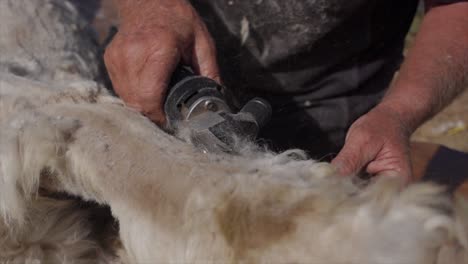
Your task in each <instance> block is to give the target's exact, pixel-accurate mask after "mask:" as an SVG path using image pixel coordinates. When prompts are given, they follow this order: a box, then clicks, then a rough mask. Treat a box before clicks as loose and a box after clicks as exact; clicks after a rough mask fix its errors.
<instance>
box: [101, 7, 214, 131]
mask: <svg viewBox="0 0 468 264" xmlns="http://www.w3.org/2000/svg"><path fill="white" fill-rule="evenodd" d="M145 3H146V4H145ZM122 5H124V7H121V20H122V21H121V26H120V28H119V32H118V33H117V34H116V36H115V37H114V39H113V40H112V42H111V44H110V45H109V46H108V47H107V49H106V53H105V56H104V59H105V64H106V67H107V70H108V72H109V76H110V78H111V80H112V84H113V86H114V89H115V91H116V92H117V94H118V95H119V96H120V97H121V98H122V99H123V100H124V101H125V103H126V104H127V105H128V106H130V107H132V108H134V109H136V110H138V111H140V112H142V113H143V114H145V115H146V116H147V117H149V118H150V119H151V120H153V121H154V122H156V123H157V124H160V125H161V124H163V123H164V122H165V115H164V113H163V105H164V97H165V92H166V89H167V85H168V82H169V81H170V77H171V74H172V72H173V71H174V70H175V68H176V67H177V65H178V64H179V62H180V61H182V62H183V63H184V64H186V65H190V66H192V67H193V69H194V70H195V71H196V72H197V73H198V74H201V75H204V76H207V77H209V78H212V79H215V80H217V81H219V73H218V66H217V63H216V54H215V47H214V44H213V41H212V39H211V37H210V34H209V32H208V30H207V29H206V27H205V25H204V23H203V22H202V21H201V19H200V17H199V16H198V15H197V13H196V11H195V10H194V9H193V7H192V6H191V5H190V4H189V3H188V2H187V1H186V0H170V1H167V0H158V1H139V2H138V3H130V2H129V3H128V6H125V4H122Z"/></svg>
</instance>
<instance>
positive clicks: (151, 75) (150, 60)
mask: <svg viewBox="0 0 468 264" xmlns="http://www.w3.org/2000/svg"><path fill="white" fill-rule="evenodd" d="M179 60H180V53H179V51H178V49H177V47H176V45H171V44H170V43H166V44H165V45H163V46H160V47H155V48H154V49H153V51H152V53H151V54H150V55H149V56H148V57H147V58H146V60H145V62H144V63H143V64H142V66H141V68H140V69H139V73H137V74H136V76H138V82H137V85H138V95H136V97H137V98H136V101H135V104H136V107H138V108H139V109H138V110H139V111H140V112H142V113H143V114H144V115H146V116H147V117H148V118H150V119H151V120H152V121H154V122H155V123H157V124H158V125H163V124H164V123H165V122H166V117H165V114H164V101H165V96H166V92H167V86H168V84H169V81H170V78H171V75H172V73H173V72H174V70H175V69H176V67H177V65H178V63H179Z"/></svg>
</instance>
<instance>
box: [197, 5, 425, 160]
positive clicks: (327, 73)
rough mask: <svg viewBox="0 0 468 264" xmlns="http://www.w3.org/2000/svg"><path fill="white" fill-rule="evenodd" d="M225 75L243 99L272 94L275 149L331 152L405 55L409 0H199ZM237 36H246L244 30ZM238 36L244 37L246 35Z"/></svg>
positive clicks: (411, 10) (270, 135) (268, 135)
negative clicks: (404, 46)
mask: <svg viewBox="0 0 468 264" xmlns="http://www.w3.org/2000/svg"><path fill="white" fill-rule="evenodd" d="M192 2H193V4H194V6H195V7H196V9H197V10H198V11H199V12H200V14H201V15H202V17H204V19H205V22H206V23H207V25H208V27H209V29H210V31H211V33H212V35H213V37H214V39H215V42H216V45H217V49H218V57H219V63H220V67H221V71H222V77H223V80H224V81H225V83H226V85H227V86H228V87H229V88H231V89H232V90H234V91H235V92H237V94H238V97H239V98H240V100H243V99H246V98H247V97H251V96H254V95H260V96H263V97H266V98H267V99H269V100H270V102H271V103H272V104H273V107H274V117H273V120H272V121H271V122H270V124H269V126H268V127H267V128H265V129H264V132H263V137H264V138H265V139H266V140H267V142H269V143H271V144H270V145H271V146H272V147H273V149H276V150H282V149H286V148H291V147H299V148H302V149H306V150H308V151H309V152H310V153H311V154H312V156H313V157H315V158H322V157H323V156H325V155H327V154H333V153H334V154H336V153H337V152H338V151H339V149H340V148H341V147H342V145H343V143H344V138H345V135H346V131H347V129H348V128H349V126H350V125H351V124H352V122H353V121H355V120H356V119H357V118H358V117H359V116H361V115H363V114H365V113H366V112H367V111H368V110H369V109H371V108H372V107H373V106H375V105H376V103H377V102H378V101H379V100H380V98H381V97H382V95H383V93H384V91H385V89H386V88H387V86H388V85H389V83H390V82H391V80H392V78H393V75H394V73H395V71H396V70H397V69H398V67H399V65H400V63H401V61H402V58H403V56H402V49H403V44H404V38H405V35H406V33H407V31H408V29H409V26H410V24H411V21H412V19H413V16H414V14H415V11H416V9H417V6H418V1H416V0H385V1H384V0H347V1H343V0H288V1H284V0H250V1H247V0H196V1H192ZM242 32H243V33H242ZM243 37H244V41H243Z"/></svg>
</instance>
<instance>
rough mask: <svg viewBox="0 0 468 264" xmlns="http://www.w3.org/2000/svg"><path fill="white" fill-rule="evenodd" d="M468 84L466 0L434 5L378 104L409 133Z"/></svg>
mask: <svg viewBox="0 0 468 264" xmlns="http://www.w3.org/2000/svg"><path fill="white" fill-rule="evenodd" d="M466 87H468V3H467V2H463V3H458V4H452V5H444V6H439V7H434V8H432V9H431V10H429V11H428V13H427V14H426V16H425V18H424V20H423V22H422V24H421V28H420V31H419V33H418V35H417V36H416V39H415V42H414V45H413V47H412V48H411V50H410V51H409V53H408V56H407V58H406V60H405V62H404V63H403V65H402V68H401V70H400V72H399V74H398V76H397V78H396V79H395V81H394V83H393V84H392V85H391V87H390V88H389V91H388V93H387V94H386V96H385V97H384V99H383V101H382V102H381V104H380V107H383V108H384V109H385V108H387V109H391V110H394V111H395V112H396V113H398V114H399V116H400V118H401V119H402V121H403V122H404V123H405V124H406V126H407V127H408V130H410V132H412V131H413V130H414V129H416V128H417V127H418V126H419V125H420V124H421V123H422V122H424V121H425V120H426V119H428V118H429V117H431V116H432V115H433V114H435V113H436V112H438V111H440V110H441V109H442V108H443V107H444V106H445V105H447V104H448V103H449V102H450V101H451V100H452V99H453V98H454V97H455V96H456V95H457V94H459V93H460V92H461V91H462V90H463V89H465V88H466Z"/></svg>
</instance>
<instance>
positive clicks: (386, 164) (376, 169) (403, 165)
mask: <svg viewBox="0 0 468 264" xmlns="http://www.w3.org/2000/svg"><path fill="white" fill-rule="evenodd" d="M366 171H367V172H368V173H369V174H371V175H376V176H384V177H399V178H403V179H405V182H406V183H408V182H410V181H411V179H412V170H411V162H409V157H408V156H407V155H406V154H403V153H402V154H400V155H395V157H394V158H386V159H380V160H377V161H373V162H371V163H369V165H368V166H367V168H366Z"/></svg>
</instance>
